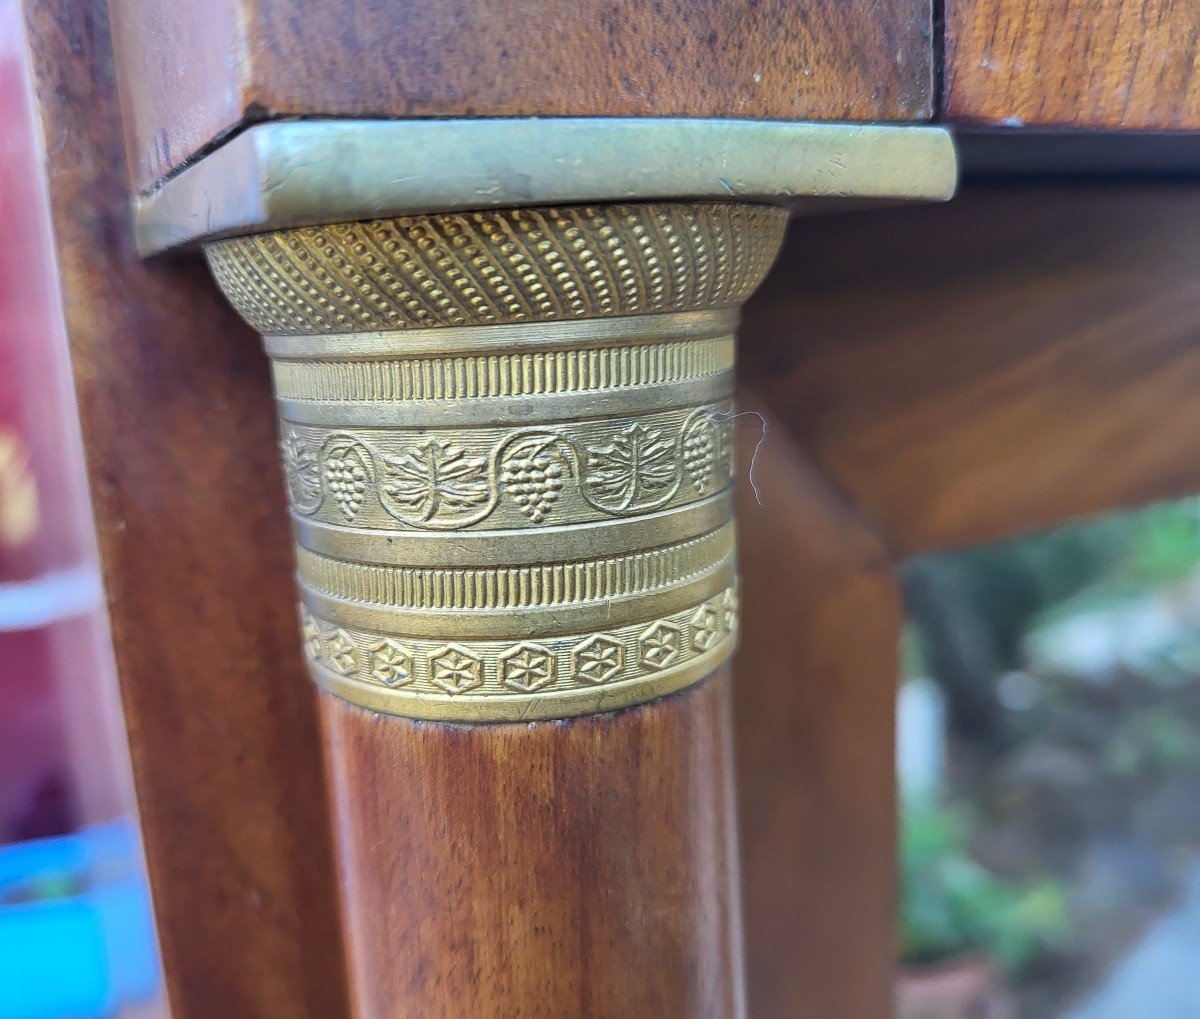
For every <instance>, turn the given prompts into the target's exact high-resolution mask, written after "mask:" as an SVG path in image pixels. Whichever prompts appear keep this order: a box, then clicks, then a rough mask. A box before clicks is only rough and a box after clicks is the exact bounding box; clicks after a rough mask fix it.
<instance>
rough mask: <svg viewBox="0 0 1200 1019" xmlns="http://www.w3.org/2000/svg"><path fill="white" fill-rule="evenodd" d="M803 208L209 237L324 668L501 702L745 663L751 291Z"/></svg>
mask: <svg viewBox="0 0 1200 1019" xmlns="http://www.w3.org/2000/svg"><path fill="white" fill-rule="evenodd" d="M786 218H787V214H786V212H785V211H784V210H783V209H781V208H779V207H776V206H772V205H765V204H748V203H736V202H689V203H647V204H628V205H616V204H614V205H603V206H567V207H557V208H529V209H508V210H489V211H474V212H459V213H444V214H432V215H414V216H407V217H402V218H390V219H381V220H373V221H367V222H352V223H343V224H337V225H331V226H321V227H303V228H298V229H291V230H283V231H276V232H271V233H260V234H255V235H249V236H244V237H237V238H233V239H228V240H219V241H214V242H212V243H210V244H208V246H207V248H206V252H207V256H208V260H209V263H210V265H211V267H212V270H213V272H214V274H215V276H216V278H217V280H218V282H219V283H220V285H221V287H222V289H223V290H224V291H225V293H226V295H227V296H228V297H229V299H230V300H231V301H232V302H233V303H234V305H235V306H236V307H237V308H238V310H239V311H240V312H241V314H242V315H243V316H244V317H245V318H246V319H247V321H249V322H250V323H251V324H252V325H254V326H255V327H256V328H257V329H259V330H260V331H261V332H263V333H264V334H265V336H266V345H267V350H268V353H269V354H270V355H271V358H272V366H273V372H274V378H275V388H276V395H277V398H278V406H279V412H280V421H281V448H282V453H283V463H284V468H285V472H286V478H287V485H288V491H289V495H290V501H291V512H292V517H293V521H294V525H295V533H296V538H297V567H298V578H299V584H300V591H301V609H300V621H301V622H300V625H301V631H302V640H303V642H304V649H305V652H306V654H307V656H308V659H309V662H310V665H311V670H312V674H313V677H314V679H316V681H317V682H318V683H320V684H321V685H322V686H323V687H325V688H326V689H327V690H329V691H331V692H333V693H335V694H337V695H338V696H340V697H343V698H345V699H347V700H349V701H352V702H354V703H356V704H360V705H362V706H364V707H367V708H371V709H375V710H379V711H386V712H392V713H395V714H400V715H407V716H411V717H415V718H430V719H443V720H458V721H473V722H494V721H511V720H518V719H543V718H559V717H566V716H571V715H578V714H584V713H589V712H596V711H606V710H610V709H614V708H619V707H625V706H629V705H632V704H637V703H640V702H643V701H646V700H649V699H652V698H655V697H659V696H662V695H664V694H667V693H670V692H672V691H675V690H679V689H681V688H683V687H684V686H686V685H688V684H690V683H693V682H695V681H697V680H699V679H701V678H703V677H704V676H706V675H708V674H709V673H711V672H712V671H713V670H714V669H715V668H716V667H717V666H718V665H719V664H720V663H721V662H722V661H724V660H725V659H726V658H727V657H728V656H729V654H730V653H731V651H732V649H733V646H734V642H735V639H736V632H737V593H736V592H737V577H736V549H735V544H734V534H733V524H732V504H731V498H730V483H731V480H732V477H733V469H734V468H733V459H732V457H733V453H732V447H733V443H732V437H731V432H732V414H733V408H732V404H731V396H732V391H733V381H734V380H733V367H734V331H735V329H736V325H737V314H738V312H737V309H738V307H739V305H740V304H741V303H742V302H743V301H744V300H745V299H746V298H747V297H748V296H749V295H750V293H751V292H752V291H753V290H754V289H755V287H757V286H758V284H759V283H760V282H761V280H762V278H763V276H764V275H765V273H766V271H767V269H768V267H769V266H770V264H771V262H772V260H773V259H774V257H775V253H776V251H777V249H778V246H779V243H780V240H781V238H782V236H783V230H784V225H785V221H786Z"/></svg>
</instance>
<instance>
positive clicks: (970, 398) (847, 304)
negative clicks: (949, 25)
mask: <svg viewBox="0 0 1200 1019" xmlns="http://www.w3.org/2000/svg"><path fill="white" fill-rule="evenodd" d="M1197 266H1200V192H1197V190H1196V189H1195V188H1194V187H1190V186H1187V185H1171V186H1167V185H1159V186H1154V185H1133V184H1125V185H1107V186H1100V185H1092V186H1074V187H1072V186H1066V185H1057V186H1056V185H1041V186H1035V185H1024V186H1021V187H1009V188H1006V187H1003V186H996V187H982V186H980V187H975V188H967V189H964V191H963V192H962V193H961V194H960V196H959V197H958V198H956V199H955V200H954V201H953V202H950V203H949V204H947V205H944V206H931V207H922V208H909V209H893V210H883V211H876V212H869V213H868V212H864V213H861V214H854V215H849V216H842V217H834V216H831V217H825V218H821V219H810V220H797V221H795V222H793V224H792V226H791V228H790V234H789V239H788V241H787V243H786V245H785V249H784V253H783V255H782V258H781V261H780V262H779V264H778V265H777V266H776V267H775V269H774V270H773V271H772V273H771V276H770V277H769V278H768V280H767V283H766V285H765V286H764V287H763V289H762V290H761V291H760V292H759V294H758V295H756V296H755V297H754V298H753V299H752V300H751V301H750V303H749V304H748V305H747V307H746V310H745V315H744V325H743V328H742V346H741V358H740V366H741V370H742V375H743V378H744V379H745V380H746V382H747V384H748V385H751V386H754V387H755V388H756V389H757V390H758V391H759V392H760V393H761V394H762V396H763V397H764V399H766V400H767V402H768V403H769V405H770V406H771V408H772V409H773V410H774V411H775V412H776V413H777V414H779V416H780V417H781V418H782V419H783V420H784V421H785V422H786V424H787V426H788V427H789V429H790V430H791V432H792V434H793V435H794V437H795V439H796V441H797V442H798V444H799V445H801V446H802V447H803V448H804V449H805V450H806V451H807V452H809V453H810V454H811V455H812V457H813V459H814V460H815V462H816V463H817V464H818V466H819V467H820V469H821V470H822V471H823V472H824V473H825V474H826V475H827V476H828V477H829V478H830V479H831V480H832V481H833V482H834V483H835V484H836V485H837V486H839V487H840V488H841V489H842V490H843V491H845V492H847V493H849V495H850V496H851V497H852V498H853V499H854V500H855V501H856V502H857V504H858V505H859V506H860V507H861V508H862V510H863V512H864V514H865V515H866V516H867V517H868V519H869V520H871V521H872V522H873V523H874V524H875V525H876V526H878V528H879V529H880V531H881V533H882V534H883V536H884V539H885V540H886V542H887V543H888V545H889V547H890V548H891V549H892V550H893V552H895V553H896V554H908V553H912V552H917V551H921V550H926V549H935V548H944V547H951V546H964V545H971V544H978V543H981V542H985V541H990V540H992V539H996V538H1001V537H1005V536H1008V535H1012V534H1017V533H1020V532H1023V531H1028V530H1032V529H1035V528H1042V527H1049V526H1052V525H1054V524H1057V523H1061V522H1063V521H1065V520H1067V519H1069V518H1071V517H1074V516H1079V515H1083V514H1089V513H1096V512H1100V511H1103V510H1108V509H1115V508H1118V507H1124V506H1136V505H1140V504H1143V503H1146V502H1149V501H1152V500H1155V499H1165V498H1170V497H1174V496H1180V495H1185V494H1189V493H1192V492H1196V491H1200V429H1197V428H1196V422H1197V421H1198V420H1200V273H1197V271H1196V268H1197Z"/></svg>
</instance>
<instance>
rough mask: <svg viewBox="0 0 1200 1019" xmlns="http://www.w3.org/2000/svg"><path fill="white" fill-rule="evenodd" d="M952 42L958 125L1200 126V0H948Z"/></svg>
mask: <svg viewBox="0 0 1200 1019" xmlns="http://www.w3.org/2000/svg"><path fill="white" fill-rule="evenodd" d="M945 40H946V42H945V72H944V83H945V88H944V95H943V112H944V114H945V118H946V119H947V120H949V121H950V122H952V123H956V124H987V125H992V126H997V125H998V126H1005V127H1068V128H1078V129H1082V130H1093V131H1112V130H1134V129H1136V130H1143V131H1187V130H1195V129H1196V128H1197V127H1200V64H1198V61H1200V11H1198V10H1197V7H1196V2H1195V0H1038V2H1037V3H1029V2H1028V0H946V4H945Z"/></svg>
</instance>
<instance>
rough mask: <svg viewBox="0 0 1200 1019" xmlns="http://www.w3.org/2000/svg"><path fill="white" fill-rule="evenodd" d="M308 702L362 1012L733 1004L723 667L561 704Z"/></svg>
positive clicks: (648, 1011) (692, 1012) (687, 1008)
mask: <svg viewBox="0 0 1200 1019" xmlns="http://www.w3.org/2000/svg"><path fill="white" fill-rule="evenodd" d="M322 710H323V714H324V718H325V728H326V734H327V738H328V746H329V758H330V769H331V772H332V776H331V784H332V787H333V790H334V801H335V803H336V805H337V806H336V814H337V828H338V841H339V849H340V852H341V860H342V871H343V882H344V893H345V897H344V902H345V913H346V925H347V934H348V937H349V943H350V953H351V960H352V963H351V966H352V973H351V982H352V984H353V987H354V997H355V1000H356V1001H357V1004H358V1011H359V1014H361V1015H364V1016H385V1015H400V1014H403V1015H425V1016H513V1015H545V1016H641V1015H658V1016H680V1017H692V1016H713V1017H718V1016H720V1017H724V1016H736V1015H742V1014H744V1003H743V986H742V985H743V981H742V972H741V917H740V908H739V906H740V904H739V896H738V887H737V862H736V851H737V847H736V838H735V818H734V795H733V756H732V724H731V709H730V680H729V675H728V670H727V669H725V670H722V671H721V672H720V673H719V674H718V675H716V676H713V677H712V678H710V679H708V680H706V681H705V682H703V683H701V684H699V685H698V686H696V687H694V688H692V689H690V690H688V691H687V692H685V693H681V694H677V695H676V696H674V697H668V698H666V699H664V700H660V701H656V702H655V703H653V704H650V705H646V706H643V707H638V708H631V709H628V710H626V711H621V712H618V713H616V714H613V715H590V716H585V717H582V718H576V719H569V720H566V721H561V722H535V723H531V724H509V725H493V726H462V725H447V724H444V723H430V722H413V721H409V720H407V719H400V718H390V717H387V716H384V715H379V714H374V713H371V712H368V711H364V710H363V709H362V708H359V707H356V706H354V705H351V704H346V703H345V702H343V701H340V700H338V699H337V698H334V697H331V696H329V695H324V696H323V697H322ZM399 1003H403V1008H398V1004H399Z"/></svg>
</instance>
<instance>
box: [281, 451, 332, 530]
mask: <svg viewBox="0 0 1200 1019" xmlns="http://www.w3.org/2000/svg"><path fill="white" fill-rule="evenodd" d="M279 448H280V449H281V450H282V452H283V471H284V477H285V478H286V479H287V487H288V494H289V495H290V496H291V498H292V505H293V506H294V507H295V508H296V511H297V512H299V513H303V514H305V515H306V516H307V515H309V514H312V513H315V512H316V511H317V510H318V509H319V508H320V506H321V500H322V499H323V498H324V496H325V493H324V492H322V491H321V465H320V463H319V461H318V459H317V454H316V452H315V451H314V450H313V449H311V448H310V447H309V445H308V443H307V442H305V441H304V440H303V439H302V438H300V436H298V435H297V434H296V433H295V432H294V431H289V432H288V433H287V435H285V436H284V438H283V441H282V442H281V443H280V444H279Z"/></svg>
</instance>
